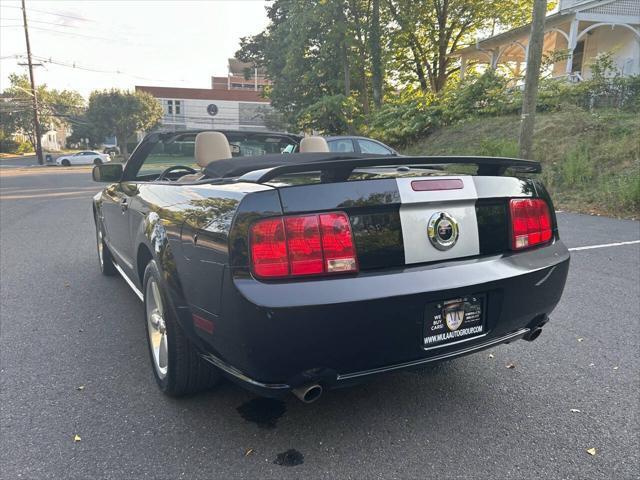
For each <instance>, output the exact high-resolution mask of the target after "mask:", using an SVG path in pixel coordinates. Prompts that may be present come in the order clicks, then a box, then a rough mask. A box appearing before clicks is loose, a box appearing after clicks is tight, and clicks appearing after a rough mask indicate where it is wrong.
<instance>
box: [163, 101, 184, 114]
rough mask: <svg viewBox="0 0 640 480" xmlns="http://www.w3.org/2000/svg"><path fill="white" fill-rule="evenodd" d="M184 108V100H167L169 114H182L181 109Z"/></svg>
mask: <svg viewBox="0 0 640 480" xmlns="http://www.w3.org/2000/svg"><path fill="white" fill-rule="evenodd" d="M181 110H182V101H181V100H167V114H168V115H173V114H174V113H175V115H180V111H181Z"/></svg>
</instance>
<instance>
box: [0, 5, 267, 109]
mask: <svg viewBox="0 0 640 480" xmlns="http://www.w3.org/2000/svg"><path fill="white" fill-rule="evenodd" d="M268 4H269V2H268V1H265V0H235V1H234V0H208V1H186V0H184V1H180V0H148V1H141V0H129V1H120V0H101V1H96V0H76V1H65V0H26V6H27V20H28V22H29V37H30V43H31V52H32V54H33V55H34V56H36V57H37V58H38V59H39V60H40V63H42V66H39V67H37V68H35V78H36V83H37V84H42V83H45V84H47V85H48V86H49V87H51V88H56V89H61V90H62V89H72V90H76V91H78V92H80V93H81V94H82V95H83V96H84V97H85V98H87V97H88V95H89V93H90V92H91V91H92V90H96V89H107V88H114V87H115V88H124V89H133V88H134V86H135V85H156V86H171V87H188V88H210V87H211V76H212V75H222V76H224V75H226V74H227V59H228V58H229V57H232V56H233V54H234V53H235V52H236V50H237V49H238V47H239V44H240V38H241V37H243V36H247V35H252V34H256V33H258V32H260V31H262V30H263V29H264V27H265V26H266V25H267V15H266V10H265V7H266V6H267V5H268ZM15 55H22V56H24V57H21V58H18V59H16V58H15ZM25 55H26V46H25V37H24V29H23V28H22V10H21V9H20V1H18V0H0V90H3V89H5V88H6V87H7V86H8V77H9V75H10V74H11V73H27V72H28V70H27V67H25V66H20V65H18V63H26V56H25ZM59 64H63V65H59Z"/></svg>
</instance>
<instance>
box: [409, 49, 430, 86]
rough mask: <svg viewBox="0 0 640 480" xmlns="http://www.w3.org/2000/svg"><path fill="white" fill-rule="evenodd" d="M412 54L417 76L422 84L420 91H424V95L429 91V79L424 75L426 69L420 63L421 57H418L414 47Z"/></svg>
mask: <svg viewBox="0 0 640 480" xmlns="http://www.w3.org/2000/svg"><path fill="white" fill-rule="evenodd" d="M411 53H412V54H413V61H414V62H415V70H416V75H417V76H418V81H419V82H420V90H422V92H423V93H426V92H428V91H429V84H428V83H427V77H426V75H425V73H424V67H423V66H422V63H421V62H420V55H418V52H416V49H415V47H414V46H412V47H411Z"/></svg>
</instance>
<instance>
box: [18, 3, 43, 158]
mask: <svg viewBox="0 0 640 480" xmlns="http://www.w3.org/2000/svg"><path fill="white" fill-rule="evenodd" d="M22 20H23V23H24V38H25V40H26V42H27V63H28V64H29V80H31V101H32V103H33V126H34V129H35V137H36V157H37V158H38V164H39V165H44V159H43V158H42V142H41V138H40V119H39V118H38V97H37V94H36V82H35V80H34V79H33V63H32V62H31V45H30V44H29V28H28V26H27V9H26V7H25V5H24V0H22Z"/></svg>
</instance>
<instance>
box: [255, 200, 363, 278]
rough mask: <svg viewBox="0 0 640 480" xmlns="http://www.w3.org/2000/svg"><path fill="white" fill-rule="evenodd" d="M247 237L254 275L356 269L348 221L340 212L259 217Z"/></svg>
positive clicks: (297, 275)
mask: <svg viewBox="0 0 640 480" xmlns="http://www.w3.org/2000/svg"><path fill="white" fill-rule="evenodd" d="M249 239H250V249H251V269H252V271H253V274H254V275H255V276H256V277H257V278H284V277H301V276H306V275H324V274H335V273H349V272H357V271H358V262H357V259H356V252H355V247H354V245H353V235H352V234H351V224H350V223H349V217H347V215H346V214H345V213H343V212H333V213H321V214H317V215H299V216H290V217H278V218H268V219H265V220H259V221H258V222H256V223H254V224H253V225H252V226H251V229H250V233H249Z"/></svg>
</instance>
